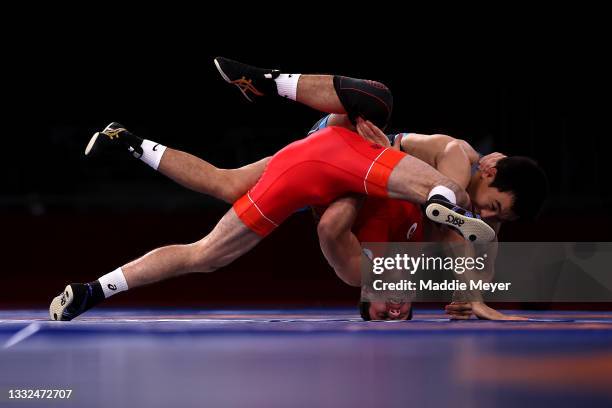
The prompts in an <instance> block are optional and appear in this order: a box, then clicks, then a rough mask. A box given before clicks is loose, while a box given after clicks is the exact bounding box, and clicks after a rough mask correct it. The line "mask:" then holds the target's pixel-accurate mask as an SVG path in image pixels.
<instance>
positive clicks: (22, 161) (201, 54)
mask: <svg viewBox="0 0 612 408" xmlns="http://www.w3.org/2000/svg"><path fill="white" fill-rule="evenodd" d="M156 11H157V14H156V16H155V17H151V18H148V17H144V15H141V16H140V18H138V19H137V20H134V19H133V18H132V19H130V18H129V17H128V16H125V17H123V16H120V15H116V14H114V15H113V14H112V13H110V14H108V13H107V14H105V15H104V16H107V15H108V16H109V17H108V18H109V19H111V20H113V21H112V22H109V21H108V20H107V21H105V20H104V18H102V17H104V16H102V15H101V14H100V13H95V12H92V14H86V15H83V16H80V17H79V18H76V19H66V20H62V22H58V23H50V22H49V21H48V20H45V22H44V24H43V25H36V24H30V25H22V26H19V29H18V31H15V32H13V36H11V37H8V38H9V40H8V44H7V52H6V54H5V57H6V61H7V63H6V65H5V69H6V72H5V74H4V78H5V81H4V82H5V83H4V92H3V95H4V100H5V107H4V108H3V112H4V115H3V116H4V119H3V142H2V161H1V163H0V166H1V167H0V170H1V174H2V184H1V185H2V190H1V192H0V226H1V230H2V238H1V239H2V242H1V251H2V252H1V254H2V260H3V262H2V273H1V279H2V282H3V285H7V284H8V285H7V286H4V287H5V288H6V287H8V288H10V290H8V291H3V294H2V296H1V297H0V305H1V306H3V307H4V306H6V307H12V306H23V305H34V306H41V307H42V306H46V305H47V304H48V301H49V300H50V299H51V298H52V296H54V295H55V293H56V292H57V291H59V290H60V289H61V288H62V287H63V286H64V285H65V284H66V283H67V282H73V281H89V280H93V279H95V278H97V277H98V276H100V275H102V274H104V273H106V272H109V271H110V270H112V269H114V268H116V267H117V266H119V265H121V264H123V263H125V262H127V261H130V260H131V259H133V258H135V257H137V256H140V255H142V254H143V253H145V252H146V251H148V250H150V249H153V248H155V247H157V246H161V245H165V244H170V243H187V242H191V241H194V240H197V239H199V238H201V237H202V236H204V235H205V234H206V233H207V232H208V231H210V229H211V228H212V226H213V225H214V224H215V222H216V221H217V220H218V219H219V217H220V216H221V215H222V214H223V213H224V212H225V211H226V210H227V209H228V208H229V206H228V205H225V204H223V203H220V202H219V201H217V200H214V199H211V198H209V197H205V196H201V195H199V194H197V193H193V192H190V191H187V190H184V189H182V188H180V187H178V186H176V185H174V184H173V183H172V182H170V181H169V180H167V179H165V178H164V177H163V176H161V175H159V174H156V173H155V172H153V171H152V170H151V169H150V168H148V167H147V166H146V165H144V164H143V163H140V162H138V161H136V160H134V159H131V158H130V157H129V156H128V155H127V154H126V155H125V156H116V157H107V158H101V159H87V160H85V158H84V156H83V150H84V148H85V145H86V143H87V141H88V140H89V138H90V136H91V135H92V134H93V132H95V131H97V130H100V129H102V128H103V127H104V126H105V125H106V124H107V123H108V122H110V121H119V122H121V123H122V124H124V125H126V126H127V127H128V128H129V129H131V130H132V131H133V132H134V133H136V134H138V135H140V136H142V137H145V138H148V139H152V140H155V141H157V142H160V143H162V144H165V145H168V146H171V147H174V148H179V149H182V150H186V151H188V152H190V153H193V154H195V155H197V156H200V157H202V158H204V159H206V160H208V161H210V162H212V163H213V164H215V165H218V166H222V167H235V166H240V165H244V164H247V163H250V162H252V161H255V160H258V159H260V158H262V157H264V156H267V155H270V154H273V153H274V152H275V151H277V150H278V149H280V148H281V147H283V146H284V145H285V144H287V143H288V142H291V141H293V140H295V139H298V138H301V137H303V136H304V135H305V133H306V131H307V129H309V128H310V126H311V125H312V124H313V123H314V122H315V121H316V120H318V119H319V118H320V116H321V115H320V114H318V113H316V112H313V111H310V110H309V109H308V108H306V107H303V106H299V105H297V104H293V103H289V102H287V101H282V100H276V99H275V100H272V101H268V102H263V103H259V104H248V103H247V102H245V101H243V100H242V98H241V97H240V96H239V93H238V91H237V90H235V89H233V88H231V87H229V86H228V85H227V84H226V83H224V82H223V81H222V80H221V78H220V77H219V75H218V73H217V71H216V69H215V68H214V66H213V63H212V59H213V57H214V56H216V55H224V56H227V57H230V58H235V59H238V60H242V61H245V62H248V63H252V64H254V65H260V66H264V67H278V68H282V70H283V71H285V72H301V73H338V74H343V75H347V76H353V77H361V78H369V79H376V80H380V81H382V82H384V83H386V84H387V85H388V86H389V87H390V88H391V89H392V90H393V93H394V96H395V109H394V115H393V121H392V128H393V129H394V130H397V131H414V132H422V133H446V134H450V135H452V136H455V137H459V138H464V139H466V140H468V141H469V142H471V143H472V144H473V145H474V146H475V147H476V148H477V149H479V150H480V151H481V152H482V153H487V152H490V151H501V152H504V153H507V154H520V155H527V156H531V157H533V158H535V159H536V160H538V161H539V162H540V163H541V165H542V166H543V167H544V168H545V169H546V171H547V173H548V175H549V178H550V185H551V195H550V200H549V202H548V203H547V205H546V208H545V210H544V213H543V215H542V217H541V219H540V220H538V221H537V222H535V223H526V222H517V223H514V224H511V225H507V226H505V227H504V228H503V229H502V233H501V235H500V239H501V240H515V241H608V240H609V237H610V227H612V219H611V216H610V212H609V211H610V207H611V206H610V200H611V194H610V181H609V170H608V166H609V164H608V161H609V159H608V157H609V154H610V153H609V141H608V140H609V137H610V132H609V127H608V126H607V124H606V123H605V122H606V119H607V117H608V116H609V103H608V102H607V101H608V99H609V92H608V91H609V79H608V76H609V66H608V65H607V63H606V58H605V57H606V53H607V51H608V50H607V48H606V47H604V44H603V42H604V39H605V38H606V33H605V32H604V31H605V30H604V29H603V28H601V27H602V26H601V25H599V24H598V23H597V21H596V14H597V13H593V14H591V15H586V16H585V15H583V14H575V15H571V13H570V14H568V15H564V16H562V17H559V16H558V15H556V14H555V13H543V14H532V13H530V12H526V11H525V12H518V13H517V14H516V16H515V17H513V16H514V15H513V14H512V15H511V17H513V18H511V19H510V21H509V22H502V21H500V20H498V17H499V16H498V15H497V14H491V15H490V16H489V17H482V18H481V17H477V18H474V19H472V20H464V19H453V17H448V18H447V19H444V20H442V19H440V17H439V16H436V15H435V14H434V15H427V16H424V17H417V16H413V15H406V17H405V19H403V20H400V21H398V22H393V21H385V22H384V23H379V22H371V21H361V20H354V24H353V25H352V26H351V24H345V25H341V24H340V22H345V23H346V22H347V21H350V18H351V17H348V16H342V15H338V16H334V17H333V18H332V17H329V16H327V17H323V16H319V17H318V18H316V19H315V18H314V17H308V18H307V19H306V21H305V22H304V23H301V22H291V23H287V22H285V21H283V19H280V20H279V19H278V18H273V17H271V16H264V17H261V18H260V17H256V16H252V18H249V19H246V20H244V21H238V20H234V19H231V18H230V19H227V20H223V19H220V16H219V15H215V14H210V13H208V14H207V13H200V14H198V15H191V16H190V15H189V11H186V13H184V14H181V15H180V16H179V15H177V14H174V13H169V14H168V15H166V16H164V13H165V10H156ZM386 12H387V13H391V14H392V13H393V12H392V11H386ZM377 13H383V14H384V13H385V11H383V10H380V11H377V12H376V13H373V14H370V15H367V16H368V17H372V15H374V16H376V15H378V14H377ZM111 16H112V17H111ZM593 19H595V20H593ZM136 21H137V22H138V25H136V24H135V22H136ZM170 22H172V25H169V24H170ZM577 22H581V23H582V24H586V28H580V30H578V29H576V28H575V27H576V23H577ZM30 23H31V22H30ZM34 28H35V29H36V30H35V32H34V34H33V35H31V34H32V31H31V30H33V29H34ZM358 294H359V290H358V289H354V288H349V287H347V286H346V285H344V284H343V283H342V282H340V280H338V279H337V278H336V277H335V276H334V273H333V271H332V270H331V269H330V268H329V267H328V266H327V265H326V262H325V260H324V259H323V257H322V255H320V251H319V249H318V243H317V240H316V231H315V228H314V223H313V220H312V218H311V217H310V215H309V214H308V213H298V214H296V215H294V216H293V217H292V218H291V219H289V220H288V222H286V224H284V225H283V226H281V227H280V228H279V229H278V230H277V231H276V232H275V233H274V234H272V235H271V236H270V237H269V239H266V240H265V241H264V242H263V243H262V244H260V245H259V246H258V247H257V248H256V249H255V250H254V251H252V252H251V253H250V254H248V255H246V256H245V257H243V258H242V259H239V260H238V261H236V262H235V263H233V264H232V265H230V266H229V267H227V268H224V269H223V270H220V271H217V272H215V273H213V274H210V275H204V274H202V275H192V276H186V277H182V278H179V279H175V280H172V281H169V282H165V283H162V284H158V285H154V286H151V287H147V288H143V289H138V290H135V291H133V292H130V293H129V294H128V295H122V296H117V297H115V298H113V299H112V300H111V301H110V302H109V304H111V305H113V304H114V305H118V304H138V305H198V306H213V305H221V304H223V305H241V304H266V305H273V306H278V305H296V304H305V305H337V304H353V303H355V302H356V301H357V298H358Z"/></svg>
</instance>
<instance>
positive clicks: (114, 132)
mask: <svg viewBox="0 0 612 408" xmlns="http://www.w3.org/2000/svg"><path fill="white" fill-rule="evenodd" d="M124 130H125V129H124V128H118V129H108V130H106V129H104V130H103V131H102V134H104V135H106V136H108V137H109V138H110V140H113V139H114V138H119V133H121V132H123V131H124Z"/></svg>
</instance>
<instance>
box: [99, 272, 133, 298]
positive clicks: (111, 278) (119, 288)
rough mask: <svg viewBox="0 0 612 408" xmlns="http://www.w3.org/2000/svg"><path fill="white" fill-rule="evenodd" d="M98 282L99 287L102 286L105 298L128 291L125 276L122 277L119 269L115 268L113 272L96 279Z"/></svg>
mask: <svg viewBox="0 0 612 408" xmlns="http://www.w3.org/2000/svg"><path fill="white" fill-rule="evenodd" d="M98 282H100V286H102V290H103V291H104V297H105V298H109V297H111V296H113V295H116V294H117V293H119V292H123V291H126V290H128V285H127V281H126V280H125V276H123V271H122V270H121V268H117V269H115V270H114V271H112V272H110V273H107V274H106V275H104V276H102V277H101V278H100V279H98Z"/></svg>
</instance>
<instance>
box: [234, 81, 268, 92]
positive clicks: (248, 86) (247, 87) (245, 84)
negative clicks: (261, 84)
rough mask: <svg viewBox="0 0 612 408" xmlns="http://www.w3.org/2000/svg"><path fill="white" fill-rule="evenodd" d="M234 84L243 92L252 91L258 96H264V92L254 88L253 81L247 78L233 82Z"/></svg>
mask: <svg viewBox="0 0 612 408" xmlns="http://www.w3.org/2000/svg"><path fill="white" fill-rule="evenodd" d="M232 84H234V85H236V86H237V87H238V88H240V89H241V90H242V92H247V91H251V92H253V93H254V94H255V95H257V96H263V95H264V94H263V93H262V92H260V91H258V90H257V88H255V86H253V84H252V81H251V80H250V79H246V78H245V77H242V78H240V79H237V80H235V81H232Z"/></svg>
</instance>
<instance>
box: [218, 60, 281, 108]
mask: <svg viewBox="0 0 612 408" xmlns="http://www.w3.org/2000/svg"><path fill="white" fill-rule="evenodd" d="M215 66H216V67H217V70H219V73H220V74H221V76H222V77H223V79H224V80H225V82H227V83H230V84H233V85H236V86H237V87H238V89H240V92H242V94H243V95H244V97H245V98H247V100H248V101H249V102H254V100H255V98H257V97H262V96H270V95H276V94H277V93H278V91H277V88H276V82H275V81H274V79H275V78H278V76H279V75H280V71H279V70H278V69H264V68H257V67H254V66H252V65H247V64H243V63H242V62H238V61H234V60H231V59H228V58H223V57H217V58H215Z"/></svg>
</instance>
